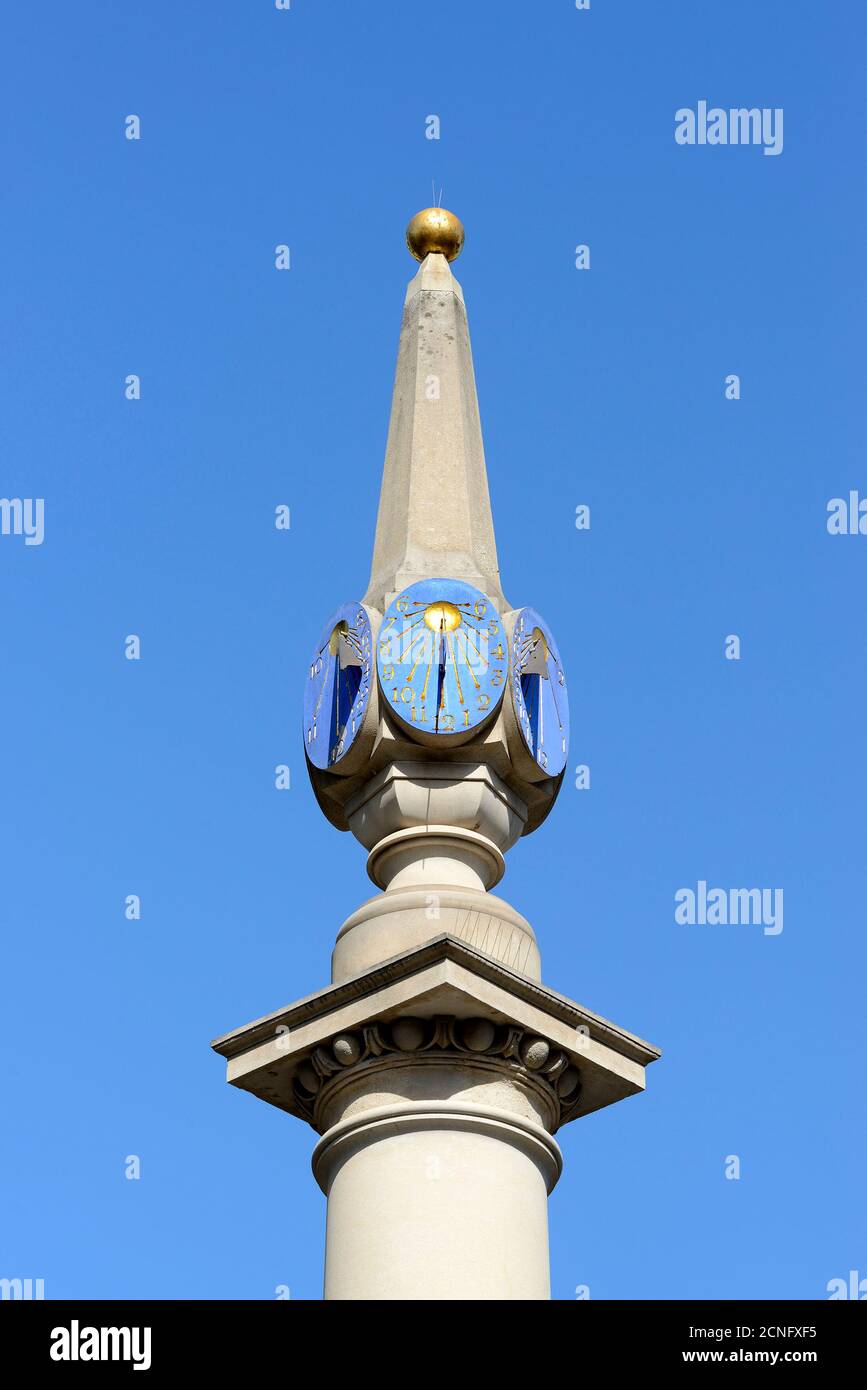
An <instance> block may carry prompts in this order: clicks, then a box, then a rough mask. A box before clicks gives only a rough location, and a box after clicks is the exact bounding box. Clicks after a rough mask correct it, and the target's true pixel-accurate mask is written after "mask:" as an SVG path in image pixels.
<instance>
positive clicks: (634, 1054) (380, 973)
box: [211, 933, 661, 1066]
mask: <svg viewBox="0 0 867 1390" xmlns="http://www.w3.org/2000/svg"><path fill="white" fill-rule="evenodd" d="M441 961H454V962H455V963H457V964H459V965H464V966H466V967H467V968H468V969H469V970H471V971H472V972H473V973H474V974H476V975H479V976H480V977H481V978H483V979H486V980H489V981H490V982H491V983H493V984H496V985H499V986H501V987H502V988H504V989H506V990H507V991H508V992H509V993H510V994H512V995H514V996H515V997H516V998H518V999H520V1000H522V1001H524V1002H526V1003H527V1004H531V1005H533V1006H534V1007H536V1008H538V1009H541V1010H543V1011H544V1012H545V1013H546V1014H549V1015H551V1017H553V1018H556V1019H558V1020H559V1021H560V1022H562V1023H564V1024H566V1025H567V1026H569V1027H571V1028H576V1029H577V1028H586V1030H587V1033H588V1036H589V1037H590V1038H591V1039H593V1040H594V1041H597V1042H600V1043H603V1044H604V1045H605V1046H607V1047H609V1048H611V1049H612V1050H613V1051H614V1052H617V1053H619V1054H620V1055H621V1056H623V1057H626V1058H629V1059H630V1060H631V1061H634V1062H637V1063H638V1064H639V1065H641V1066H648V1065H649V1064H650V1063H651V1062H655V1061H656V1060H657V1059H658V1058H659V1056H660V1055H661V1054H660V1051H659V1048H657V1047H654V1046H653V1045H652V1044H651V1043H648V1042H645V1041H644V1040H643V1039H642V1038H639V1037H636V1036H635V1035H634V1034H632V1033H628V1032H626V1031H625V1030H624V1029H622V1028H619V1027H618V1026H617V1025H616V1024H614V1023H611V1022H609V1020H608V1019H605V1018H602V1017H600V1015H599V1014H595V1013H593V1012H591V1010H589V1009H585V1008H583V1007H582V1006H581V1005H580V1004H576V1003H574V1002H573V1001H572V1000H571V999H567V998H566V997H565V996H564V995H562V994H557V993H556V992H555V991H554V990H551V989H548V988H547V986H545V985H540V984H536V983H535V982H534V981H533V980H529V979H527V977H526V976H525V975H521V974H519V973H518V972H516V971H514V970H510V969H509V968H508V966H505V965H502V964H500V962H499V961H495V960H493V959H492V958H491V957H490V956H486V955H484V954H483V953H482V952H481V951H477V950H474V949H473V947H471V946H468V945H467V944H466V943H465V942H463V941H460V940H459V939H458V938H457V937H453V936H449V935H448V934H446V933H443V934H441V935H439V936H435V937H433V938H432V939H431V940H430V941H427V942H425V943H424V945H422V946H418V947H416V948H414V949H413V950H410V951H407V952H404V953H402V954H401V955H399V956H393V957H392V958H391V959H390V960H387V961H383V962H382V964H381V965H378V966H376V967H375V968H374V969H372V970H369V971H365V973H364V974H363V975H357V976H355V977H354V978H353V979H350V980H344V981H342V982H341V983H340V984H337V985H329V986H328V987H327V988H325V989H323V990H318V991H317V992H316V993H315V994H310V995H307V997H306V998H304V999H300V1000H299V1001H298V1002H297V1003H295V1004H290V1005H289V1006H288V1007H286V1008H283V1009H278V1010H276V1011H275V1012H274V1013H271V1014H266V1015H265V1016H264V1017H263V1018H259V1019H256V1020H255V1021H254V1022H253V1023H248V1024H245V1025H244V1026H243V1027H242V1028H236V1029H234V1030H233V1031H232V1032H230V1033H225V1034H223V1036H222V1037H219V1038H216V1039H214V1041H213V1042H212V1043H211V1046H212V1048H213V1049H214V1051H215V1052H218V1053H219V1054H220V1055H221V1056H222V1057H226V1058H227V1059H233V1058H236V1057H240V1056H241V1055H242V1054H243V1053H245V1052H247V1051H249V1050H250V1049H252V1048H255V1047H258V1046H259V1045H260V1044H262V1043H265V1042H268V1041H269V1040H270V1039H272V1038H273V1037H274V1034H275V1032H276V1031H277V1030H278V1029H291V1030H294V1029H297V1028H299V1027H300V1026H302V1025H304V1024H307V1023H312V1022H314V1021H316V1020H319V1019H323V1018H325V1017H326V1016H327V1015H328V1014H330V1013H332V1012H336V1011H337V1010H339V1009H341V1008H343V1007H344V1006H345V1005H347V1004H351V1003H354V1002H355V1001H357V1000H362V999H364V998H365V997H367V996H368V995H375V994H377V993H378V992H379V991H380V990H382V989H383V988H384V987H386V986H387V985H390V984H394V983H395V982H397V981H401V980H406V979H408V978H411V977H412V976H413V975H415V974H418V973H419V972H420V971H422V970H425V969H427V968H428V967H429V966H431V965H435V964H437V963H438V962H441Z"/></svg>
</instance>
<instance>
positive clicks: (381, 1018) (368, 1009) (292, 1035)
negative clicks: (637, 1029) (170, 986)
mask: <svg viewBox="0 0 867 1390" xmlns="http://www.w3.org/2000/svg"><path fill="white" fill-rule="evenodd" d="M444 1016H445V1017H450V1018H455V1019H486V1020H489V1021H490V1022H491V1023H494V1024H497V1025H509V1026H510V1027H511V1028H514V1029H517V1030H520V1032H521V1034H522V1035H527V1036H529V1037H536V1038H539V1039H544V1040H545V1041H546V1042H547V1043H548V1044H550V1046H551V1048H556V1049H557V1050H558V1052H559V1053H564V1054H565V1056H566V1058H568V1061H569V1063H570V1064H571V1066H573V1067H574V1068H576V1069H577V1071H578V1073H579V1075H580V1079H581V1087H580V1096H579V1098H578V1099H577V1101H575V1103H573V1104H572V1105H571V1106H570V1107H569V1108H568V1112H567V1113H566V1114H565V1115H564V1119H569V1120H573V1119H578V1118H579V1117H580V1116H582V1115H587V1114H590V1113H591V1112H592V1111H594V1110H600V1109H601V1108H602V1107H603V1106H605V1105H611V1104H613V1103H614V1101H618V1100H624V1099H625V1098H626V1096H632V1095H635V1094H637V1093H638V1092H639V1091H643V1090H644V1071H645V1067H647V1066H648V1065H649V1063H651V1062H655V1061H656V1060H657V1058H658V1057H659V1056H660V1052H659V1049H658V1048H656V1047H653V1046H652V1045H651V1044H650V1043H647V1042H643V1041H642V1039H641V1038H637V1037H635V1036H634V1034H632V1033H627V1032H626V1031H625V1030H624V1029H623V1028H619V1027H618V1026H617V1024H615V1023H610V1022H609V1021H608V1020H607V1019H604V1018H600V1016H599V1015H598V1014H595V1013H591V1011H590V1010H589V1009H585V1008H583V1007H582V1006H581V1005H580V1004H576V1003H574V1002H573V1001H572V1000H571V999H567V998H565V997H564V996H563V995H562V994H556V993H555V992H554V991H553V990H551V989H548V988H546V987H545V986H544V985H541V984H537V983H535V982H534V981H532V980H529V979H527V978H526V977H525V976H523V975H520V974H518V973H516V972H515V971H513V970H510V969H509V968H508V967H507V966H504V965H501V964H500V963H499V962H498V961H495V960H492V959H491V958H490V957H488V956H485V955H483V954H482V953H481V952H479V951H476V950H474V949H473V948H472V947H471V946H468V945H467V944H466V943H465V942H463V941H460V940H459V939H458V938H456V937H453V936H448V935H445V934H444V935H441V936H437V937H434V938H433V939H432V940H431V941H427V942H425V943H424V945H422V946H417V947H414V948H413V949H412V950H410V951H406V952H404V953H402V954H401V955H398V956H392V957H391V959H390V960H386V961H383V962H382V963H381V964H379V965H377V966H376V967H374V968H373V969H371V970H367V971H365V972H364V973H363V974H361V975H357V976H355V977H354V978H352V979H350V980H344V981H341V982H340V983H339V984H335V985H329V986H328V987H327V988H326V989H323V990H319V991H318V992H317V993H316V994H311V995H308V997H307V998H306V999H300V1000H298V1002H297V1003H295V1004H289V1005H288V1006H287V1007H286V1008H283V1009H279V1010H277V1012H275V1013H271V1014H267V1015H266V1016H265V1017H264V1018H260V1019H257V1020H256V1021H255V1022H253V1023H247V1024H245V1025H244V1026H243V1027H241V1028H236V1029H234V1030H233V1032H231V1033H226V1034H225V1035H224V1036H223V1037H221V1038H217V1039H216V1040H215V1041H214V1042H213V1043H212V1044H211V1046H212V1047H213V1048H214V1050H215V1051H216V1052H219V1053H220V1055H221V1056H223V1057H225V1058H226V1059H227V1064H228V1065H227V1080H228V1081H229V1082H230V1083H231V1085H233V1086H238V1087H240V1088H241V1089H242V1090H245V1091H250V1092H251V1093H252V1094H253V1095H254V1096H258V1097H259V1099H260V1100H264V1101H267V1102H268V1104H269V1105H275V1106H277V1107H278V1109H280V1110H285V1111H286V1112H287V1113H288V1114H290V1115H297V1116H298V1117H299V1118H300V1119H307V1120H309V1119H310V1110H309V1107H308V1106H307V1105H305V1104H304V1101H303V1087H302V1094H301V1096H300V1098H299V1081H298V1077H299V1074H300V1075H301V1077H303V1075H304V1068H305V1067H309V1066H310V1065H311V1060H310V1059H311V1057H312V1056H313V1054H314V1053H315V1052H316V1049H321V1048H322V1047H323V1046H325V1045H326V1044H329V1043H331V1042H333V1040H334V1039H335V1038H336V1037H341V1036H342V1035H346V1034H354V1035H357V1034H358V1033H359V1032H360V1031H363V1030H364V1029H365V1028H367V1027H369V1026H371V1025H374V1024H388V1023H390V1022H393V1021H395V1020H398V1019H402V1018H406V1017H412V1018H417V1019H434V1018H442V1017H444Z"/></svg>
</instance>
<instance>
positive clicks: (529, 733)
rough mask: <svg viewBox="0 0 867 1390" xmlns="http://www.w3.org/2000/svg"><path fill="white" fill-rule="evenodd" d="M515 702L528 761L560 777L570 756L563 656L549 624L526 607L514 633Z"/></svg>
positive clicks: (512, 672)
mask: <svg viewBox="0 0 867 1390" xmlns="http://www.w3.org/2000/svg"><path fill="white" fill-rule="evenodd" d="M511 683H512V702H513V704H514V708H515V717H516V719H517V721H518V727H519V729H520V730H521V736H522V738H523V740H524V743H525V744H526V747H527V751H528V752H529V754H530V756H531V757H532V758H533V759H534V760H535V762H536V763H538V765H539V767H540V768H541V769H542V771H543V772H545V773H546V774H547V775H548V776H549V777H559V775H560V773H561V772H562V771H563V769H564V767H565V766H566V758H567V756H568V753H569V701H568V698H567V695H566V677H565V675H564V673H563V667H562V666H561V665H560V655H559V653H558V651H557V645H556V643H555V641H554V638H553V636H552V634H551V629H550V628H549V627H548V624H547V623H546V622H545V621H544V620H543V619H542V618H540V617H539V614H538V613H537V612H536V611H535V610H534V609H533V608H522V609H521V610H520V611H519V613H518V616H517V618H516V620H515V626H514V628H513V629H512V668H511Z"/></svg>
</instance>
